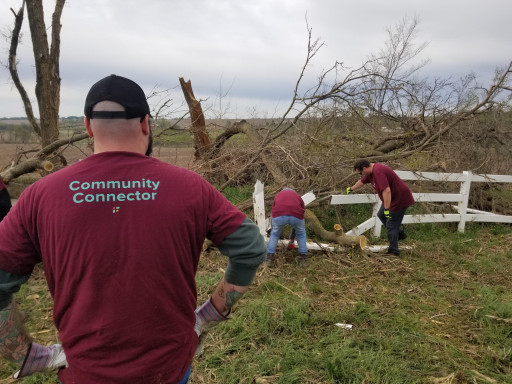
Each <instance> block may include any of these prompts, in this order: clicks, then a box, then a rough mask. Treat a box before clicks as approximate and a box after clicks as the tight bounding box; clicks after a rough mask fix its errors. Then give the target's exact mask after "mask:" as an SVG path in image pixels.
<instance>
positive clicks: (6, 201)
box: [0, 178, 11, 221]
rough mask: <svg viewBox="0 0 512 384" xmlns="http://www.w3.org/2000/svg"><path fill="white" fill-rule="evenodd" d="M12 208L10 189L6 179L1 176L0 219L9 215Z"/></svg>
mask: <svg viewBox="0 0 512 384" xmlns="http://www.w3.org/2000/svg"><path fill="white" fill-rule="evenodd" d="M10 210H11V196H9V191H7V187H6V186H5V184H4V181H3V180H2V179H1V178H0V221H2V220H3V219H4V217H5V216H7V214H8V213H9V211H10Z"/></svg>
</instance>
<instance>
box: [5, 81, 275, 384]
mask: <svg viewBox="0 0 512 384" xmlns="http://www.w3.org/2000/svg"><path fill="white" fill-rule="evenodd" d="M84 112H85V127H86V129H87V132H88V133H89V135H90V136H91V137H93V138H94V154H93V155H91V156H89V157H87V158H86V159H84V160H81V161H79V162H77V163H75V164H73V165H71V166H69V167H66V168H64V169H62V170H60V171H58V172H55V173H53V174H50V175H48V176H45V177H44V178H42V179H41V180H39V181H38V182H36V183H34V184H33V185H31V186H30V187H28V188H27V189H26V190H25V191H24V192H23V193H22V195H21V196H20V198H19V200H18V202H17V203H16V204H15V205H14V207H13V209H12V210H11V212H10V213H9V215H7V217H6V218H5V220H3V221H2V222H1V223H0V353H1V354H2V356H4V357H6V358H8V359H9V360H11V361H13V362H14V363H16V364H18V365H19V366H20V370H19V371H18V372H16V373H15V377H23V376H27V375H30V374H32V373H34V372H38V371H42V370H46V369H59V368H60V371H59V380H60V381H61V382H62V383H64V384H72V383H79V384H83V383H95V384H126V383H137V384H153V383H168V384H171V383H172V384H175V383H180V384H184V383H187V382H188V379H189V376H190V369H191V362H192V359H193V356H194V354H195V353H199V352H200V348H201V344H202V343H200V342H201V341H202V340H203V339H204V335H205V332H206V331H208V330H209V329H210V328H211V327H212V326H214V325H216V324H218V323H219V322H220V321H223V320H226V316H227V315H228V314H229V313H230V311H231V308H232V307H233V305H234V304H235V303H236V302H237V301H238V300H239V299H240V297H242V295H243V294H244V292H245V291H246V290H247V288H248V286H249V285H250V284H251V283H252V281H253V279H254V276H255V274H256V271H257V269H258V267H259V265H260V264H261V263H262V262H263V261H264V259H265V254H266V247H265V241H264V239H263V236H261V234H260V233H259V229H258V227H257V226H256V225H255V224H254V223H253V222H252V221H251V220H249V219H248V218H247V217H246V215H245V214H243V213H242V212H241V211H239V210H238V209H237V208H236V207H235V206H234V205H232V204H231V203H230V202H229V201H228V200H227V199H225V198H224V196H222V194H221V193H220V192H218V191H217V190H216V189H215V188H214V187H213V186H212V185H211V184H209V183H208V182H207V181H206V180H204V179H202V178H201V177H200V176H199V175H197V174H196V173H194V172H191V171H188V170H186V169H183V168H179V167H175V166H173V165H170V164H167V163H164V162H161V161H159V160H157V159H154V158H151V157H149V156H148V155H149V153H150V152H151V129H150V125H149V118H150V110H149V105H148V103H147V101H146V96H145V94H144V92H143V91H142V89H141V88H140V87H139V86H138V85H137V84H136V83H134V82H133V81H131V80H129V79H126V78H124V77H120V76H116V75H111V76H108V77H106V78H104V79H102V80H100V81H98V82H97V83H96V84H94V85H93V86H92V88H91V89H90V91H89V93H88V95H87V98H86V102H85V108H84ZM206 238H208V239H210V240H211V241H212V242H213V243H214V244H215V245H216V246H217V247H218V249H219V250H220V251H221V252H222V253H223V254H225V255H227V256H228V258H229V259H228V265H227V268H226V272H225V275H224V277H223V278H222V279H221V281H220V282H219V284H218V286H217V288H216V289H215V290H214V292H213V294H212V296H211V297H210V298H209V299H208V300H207V301H206V302H205V303H204V304H203V305H202V306H200V307H199V308H197V309H196V299H197V292H196V284H195V274H196V271H197V268H198V263H199V257H200V254H201V251H202V246H203V243H204V240H205V239H206ZM39 262H42V263H43V266H44V272H45V277H46V280H47V283H48V287H49V290H50V293H51V295H52V297H53V301H54V307H53V320H54V323H55V326H56V328H57V330H58V331H59V338H60V340H61V342H62V345H61V344H55V345H52V346H50V347H46V346H42V345H39V344H37V343H34V342H32V340H31V338H30V337H29V336H28V334H27V332H26V331H25V330H24V328H23V322H22V320H21V316H20V314H19V312H18V310H17V309H16V306H15V302H14V300H12V294H13V293H15V292H17V291H18V290H19V289H20V286H21V284H23V283H24V282H26V281H27V280H28V279H29V277H30V274H31V272H32V270H33V268H34V266H35V265H36V264H37V263H39Z"/></svg>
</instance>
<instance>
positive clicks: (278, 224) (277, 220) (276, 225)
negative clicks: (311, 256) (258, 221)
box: [267, 216, 308, 254]
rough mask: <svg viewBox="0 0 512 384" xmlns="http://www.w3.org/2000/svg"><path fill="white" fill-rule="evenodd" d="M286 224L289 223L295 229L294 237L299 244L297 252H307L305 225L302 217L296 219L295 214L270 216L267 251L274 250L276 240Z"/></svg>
mask: <svg viewBox="0 0 512 384" xmlns="http://www.w3.org/2000/svg"><path fill="white" fill-rule="evenodd" d="M286 225H291V226H292V228H293V229H294V230H295V237H296V239H297V243H298V244H299V253H302V254H307V253H308V247H307V245H306V227H305V224H304V219H298V218H296V217H295V216H278V217H273V218H272V231H270V238H269V239H268V245H267V252H268V253H275V252H276V246H277V242H278V241H279V238H280V237H281V232H283V229H284V227H285V226H286Z"/></svg>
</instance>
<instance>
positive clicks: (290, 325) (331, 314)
mask: <svg viewBox="0 0 512 384" xmlns="http://www.w3.org/2000/svg"><path fill="white" fill-rule="evenodd" d="M407 231H408V233H409V237H408V239H407V240H405V242H404V245H407V246H409V247H410V250H407V251H404V252H403V253H402V255H401V256H400V257H388V256H385V255H382V254H366V253H361V252H354V251H353V250H340V252H337V253H332V254H323V253H315V254H311V256H312V258H311V260H310V262H309V265H308V266H307V267H300V266H298V265H297V264H296V263H295V262H294V257H295V254H294V252H295V251H288V250H281V251H280V252H279V253H278V254H277V256H278V262H277V266H276V267H274V268H266V267H262V268H261V269H260V271H259V272H258V275H257V278H256V281H255V283H254V285H253V287H252V288H251V289H250V291H249V292H248V293H247V294H246V296H244V298H243V299H242V300H241V302H240V303H239V304H238V305H237V306H236V309H235V310H234V312H233V314H232V315H231V320H229V321H227V322H226V323H223V324H221V325H219V326H218V327H217V328H216V329H214V330H212V331H211V333H210V334H209V335H208V338H207V344H206V346H205V349H204V353H203V355H202V356H200V357H197V358H196V360H195V361H194V367H193V375H192V378H191V383H225V384H229V383H233V384H234V383H260V384H261V383H345V384H349V383H354V384H355V383H368V384H373V383H390V384H391V383H437V384H461V383H482V384H484V383H512V279H511V273H512V251H511V250H512V227H511V226H507V225H483V224H472V225H469V226H468V228H467V230H466V233H464V234H461V233H458V232H457V231H456V225H455V224H454V225H449V224H437V225H431V224H421V225H411V226H408V227H407ZM371 242H372V243H373V244H378V243H380V244H384V243H385V241H384V239H371ZM225 265H226V260H225V257H224V256H222V255H219V254H218V253H217V252H215V251H212V252H209V253H208V254H205V255H204V256H203V258H202V260H201V264H200V270H199V273H198V275H197V284H198V295H199V302H202V301H204V300H205V299H206V298H207V297H208V295H209V294H210V293H211V291H212V289H213V286H214V285H215V283H216V282H217V281H218V279H220V277H221V276H222V275H223V270H224V268H225ZM17 301H18V302H19V303H20V306H21V308H22V309H23V310H25V311H27V313H28V320H27V326H28V328H29V330H30V331H31V333H32V335H33V337H34V339H35V340H36V341H38V342H41V343H54V342H56V341H57V340H58V339H57V334H56V332H55V330H54V328H53V326H52V322H51V299H50V298H49V297H48V295H47V293H46V285H45V281H44V277H43V272H42V268H38V269H37V270H36V272H35V273H34V275H33V277H32V278H31V280H30V281H29V283H28V284H26V285H25V286H24V287H23V289H22V291H21V292H20V293H19V294H18V295H17ZM338 323H343V324H350V325H352V329H350V330H349V329H344V328H342V327H339V326H337V325H336V324H338ZM12 372H14V367H13V366H11V365H8V364H5V363H3V364H2V365H1V366H0V383H9V382H14V381H13V380H11V379H10V378H9V376H10V375H11V374H12ZM2 378H3V380H2ZM17 382H22V383H42V384H43V383H55V382H56V377H55V375H54V374H46V375H45V374H43V375H36V376H34V377H31V378H27V379H24V380H22V381H17Z"/></svg>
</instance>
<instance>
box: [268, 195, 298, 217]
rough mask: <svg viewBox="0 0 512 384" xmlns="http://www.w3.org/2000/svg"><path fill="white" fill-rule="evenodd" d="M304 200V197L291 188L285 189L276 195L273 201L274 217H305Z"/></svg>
mask: <svg viewBox="0 0 512 384" xmlns="http://www.w3.org/2000/svg"><path fill="white" fill-rule="evenodd" d="M304 210H305V208H304V201H303V200H302V197H300V195H299V194H298V193H297V192H295V191H294V190H291V189H284V190H282V191H281V192H279V193H278V194H277V195H276V197H274V202H273V203H272V217H279V216H294V217H296V218H298V219H301V220H302V219H304Z"/></svg>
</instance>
